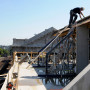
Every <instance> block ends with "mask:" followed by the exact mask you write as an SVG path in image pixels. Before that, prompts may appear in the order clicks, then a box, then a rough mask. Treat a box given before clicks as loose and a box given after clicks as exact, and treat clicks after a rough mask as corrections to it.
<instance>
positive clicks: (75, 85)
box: [63, 64, 90, 90]
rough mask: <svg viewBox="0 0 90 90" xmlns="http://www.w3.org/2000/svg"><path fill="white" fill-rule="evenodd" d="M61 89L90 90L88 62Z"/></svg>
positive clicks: (89, 67)
mask: <svg viewBox="0 0 90 90" xmlns="http://www.w3.org/2000/svg"><path fill="white" fill-rule="evenodd" d="M63 90H90V64H89V65H88V66H87V67H86V68H85V69H84V70H83V71H82V72H80V73H79V74H78V75H77V76H76V77H75V78H74V79H73V80H72V81H71V82H70V83H69V84H68V85H67V86H66V87H65V88H64V89H63Z"/></svg>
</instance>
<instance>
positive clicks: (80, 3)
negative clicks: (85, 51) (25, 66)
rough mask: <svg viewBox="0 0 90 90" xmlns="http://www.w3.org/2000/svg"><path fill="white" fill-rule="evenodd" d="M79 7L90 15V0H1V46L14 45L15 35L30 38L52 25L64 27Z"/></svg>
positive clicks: (85, 13)
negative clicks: (70, 15) (83, 8)
mask: <svg viewBox="0 0 90 90" xmlns="http://www.w3.org/2000/svg"><path fill="white" fill-rule="evenodd" d="M75 7H85V10H84V11H83V14H84V15H85V16H89V15H90V0H0V45H12V43H13V38H17V39H26V38H27V39H29V38H31V37H32V36H34V34H38V33H40V32H42V31H44V30H45V29H48V28H50V27H54V28H56V29H57V30H58V29H60V28H63V27H64V26H66V25H68V22H69V11H70V10H71V9H73V8H75ZM78 19H80V18H79V17H78Z"/></svg>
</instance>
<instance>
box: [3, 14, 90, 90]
mask: <svg viewBox="0 0 90 90" xmlns="http://www.w3.org/2000/svg"><path fill="white" fill-rule="evenodd" d="M12 50H13V66H12V67H11V69H10V70H9V72H8V73H7V77H6V79H5V82H4V84H3V85H2V88H1V90H57V89H58V90H90V80H89V76H90V64H89V62H90V16H87V17H85V18H83V19H82V20H79V21H77V23H76V24H75V25H73V26H72V28H71V29H69V28H67V26H65V27H64V28H62V29H60V30H56V29H55V28H53V27H52V28H50V29H47V30H45V31H44V32H42V33H40V34H38V35H35V36H34V37H32V38H30V39H23V40H20V39H13V45H12Z"/></svg>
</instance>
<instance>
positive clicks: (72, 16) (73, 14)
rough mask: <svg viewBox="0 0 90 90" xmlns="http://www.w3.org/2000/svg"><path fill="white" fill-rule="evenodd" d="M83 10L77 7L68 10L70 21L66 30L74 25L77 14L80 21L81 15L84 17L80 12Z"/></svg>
mask: <svg viewBox="0 0 90 90" xmlns="http://www.w3.org/2000/svg"><path fill="white" fill-rule="evenodd" d="M83 10H84V8H83V7H77V8H74V9H72V10H70V20H69V26H68V28H71V26H72V24H74V23H75V21H76V19H77V17H78V16H77V14H79V16H80V18H81V19H82V17H81V15H82V16H83V17H84V15H83V13H82V11H83Z"/></svg>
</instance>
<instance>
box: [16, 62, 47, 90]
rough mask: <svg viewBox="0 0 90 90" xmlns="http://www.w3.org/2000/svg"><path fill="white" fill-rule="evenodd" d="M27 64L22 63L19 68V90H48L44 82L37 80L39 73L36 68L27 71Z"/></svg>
mask: <svg viewBox="0 0 90 90" xmlns="http://www.w3.org/2000/svg"><path fill="white" fill-rule="evenodd" d="M27 64H28V63H27V62H24V63H22V65H21V66H20V67H19V76H18V81H17V83H18V86H17V88H18V90H46V88H45V86H44V85H43V83H42V81H41V80H40V79H38V78H37V76H38V75H37V73H36V71H35V69H34V68H32V67H30V68H29V69H26V67H27Z"/></svg>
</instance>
